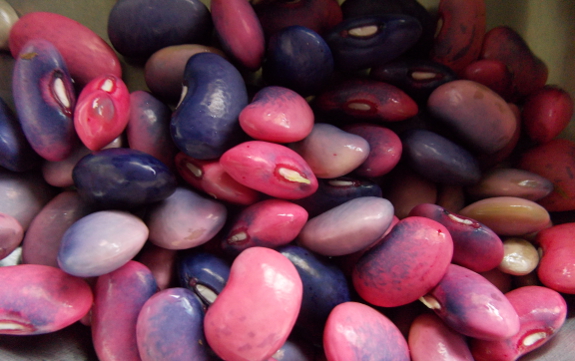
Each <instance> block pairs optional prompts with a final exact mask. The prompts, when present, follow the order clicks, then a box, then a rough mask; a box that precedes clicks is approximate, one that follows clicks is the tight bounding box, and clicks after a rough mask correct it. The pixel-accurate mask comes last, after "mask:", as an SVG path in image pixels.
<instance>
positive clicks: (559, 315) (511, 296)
mask: <svg viewBox="0 0 575 361" xmlns="http://www.w3.org/2000/svg"><path fill="white" fill-rule="evenodd" d="M505 297H507V299H508V300H509V302H511V304H512V305H513V307H514V308H515V309H516V310H517V314H518V315H519V322H520V323H521V328H520V329H519V332H518V333H517V334H516V335H514V336H512V337H510V338H508V339H506V340H502V341H482V340H476V339H473V340H471V352H472V353H473V357H474V359H475V360H476V361H515V360H517V359H518V358H519V357H521V356H523V355H525V354H527V353H529V352H531V351H533V350H535V349H537V348H539V347H541V346H542V345H543V344H545V343H547V342H548V341H549V340H550V339H551V338H552V337H553V336H555V334H556V333H557V331H559V329H560V328H561V327H562V326H563V324H564V322H565V318H566V316H567V304H566V303H565V299H564V298H563V296H561V294H560V293H558V292H556V291H553V290H551V289H549V288H546V287H540V286H525V287H519V288H517V289H514V290H513V291H510V292H507V293H506V294H505Z"/></svg>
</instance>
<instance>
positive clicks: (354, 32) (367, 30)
mask: <svg viewBox="0 0 575 361" xmlns="http://www.w3.org/2000/svg"><path fill="white" fill-rule="evenodd" d="M378 29H379V27H378V26H377V25H367V26H360V27H359V28H353V29H349V30H348V31H347V33H348V34H349V35H351V36H356V37H358V38H364V37H366V36H372V35H373V34H375V33H377V30H378Z"/></svg>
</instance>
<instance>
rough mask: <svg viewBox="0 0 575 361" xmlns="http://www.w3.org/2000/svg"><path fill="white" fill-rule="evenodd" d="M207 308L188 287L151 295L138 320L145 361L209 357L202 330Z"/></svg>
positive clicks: (139, 341)
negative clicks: (204, 307)
mask: <svg viewBox="0 0 575 361" xmlns="http://www.w3.org/2000/svg"><path fill="white" fill-rule="evenodd" d="M203 323H204V310H203V307H202V304H201V303H200V301H199V300H198V299H197V298H196V297H195V296H194V294H193V293H192V292H191V291H189V290H187V289H185V288H171V289H167V290H164V291H160V292H158V293H156V294H154V295H153V296H152V297H150V298H149V299H148V300H147V301H146V303H144V305H143V306H142V309H141V311H140V313H139V315H138V320H137V323H136V337H137V342H138V350H139V354H140V357H141V359H142V361H152V360H166V361H170V360H182V359H183V358H191V359H193V360H198V361H207V360H210V357H209V353H208V350H207V349H206V348H207V347H208V346H207V344H206V340H205V337H204V332H203Z"/></svg>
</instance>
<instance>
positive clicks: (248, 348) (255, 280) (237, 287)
mask: <svg viewBox="0 0 575 361" xmlns="http://www.w3.org/2000/svg"><path fill="white" fill-rule="evenodd" d="M302 293H303V289H302V281H301V279H300V277H299V275H298V272H297V270H296V268H295V266H294V265H293V264H292V263H291V262H290V261H289V260H288V259H287V258H286V257H285V256H283V255H282V254H281V253H279V252H277V251H274V250H272V249H269V248H264V247H251V248H248V249H246V250H245V251H243V252H242V253H240V255H239V256H238V257H236V259H235V260H234V262H233V264H232V268H231V270H230V278H229V279H228V282H227V284H226V286H225V287H224V289H223V290H222V292H221V293H220V294H219V295H218V298H216V300H215V302H214V303H213V304H212V305H211V306H210V308H208V311H207V313H206V317H205V319H204V332H205V335H206V339H207V341H208V344H209V345H210V346H211V347H212V349H213V350H214V351H215V352H216V354H218V356H220V357H221V358H223V359H225V360H229V361H241V360H259V361H264V360H267V359H268V358H269V357H271V356H272V355H273V354H274V353H275V352H276V351H277V350H278V349H279V348H280V347H281V346H282V345H283V344H284V343H285V341H286V340H287V338H288V336H289V333H290V332H291V330H292V328H293V326H294V324H295V321H296V319H297V315H298V312H299V309H300V306H301V301H302Z"/></svg>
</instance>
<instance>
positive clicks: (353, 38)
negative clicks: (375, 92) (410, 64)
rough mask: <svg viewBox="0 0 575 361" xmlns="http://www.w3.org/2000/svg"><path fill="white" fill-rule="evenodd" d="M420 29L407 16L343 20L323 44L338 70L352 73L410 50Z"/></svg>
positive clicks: (396, 15)
mask: <svg viewBox="0 0 575 361" xmlns="http://www.w3.org/2000/svg"><path fill="white" fill-rule="evenodd" d="M421 32H422V28H421V24H420V23H419V21H417V19H416V18H414V17H411V16H409V15H401V14H385V15H369V16H362V17H358V18H350V19H345V20H343V21H342V22H341V23H339V24H337V25H336V26H334V27H333V28H332V29H331V30H330V31H329V32H328V33H327V34H326V35H325V41H326V43H327V44H328V45H329V47H330V48H331V50H332V52H333V57H334V60H335V65H336V67H337V68H338V69H339V70H343V71H354V70H359V69H366V68H370V67H372V66H374V65H377V64H381V63H386V62H388V61H390V60H393V59H395V58H397V57H399V56H400V55H401V54H403V53H404V52H405V51H406V50H408V49H409V48H411V47H412V46H413V45H414V44H415V43H416V42H417V41H418V40H419V37H420V36H421Z"/></svg>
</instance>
